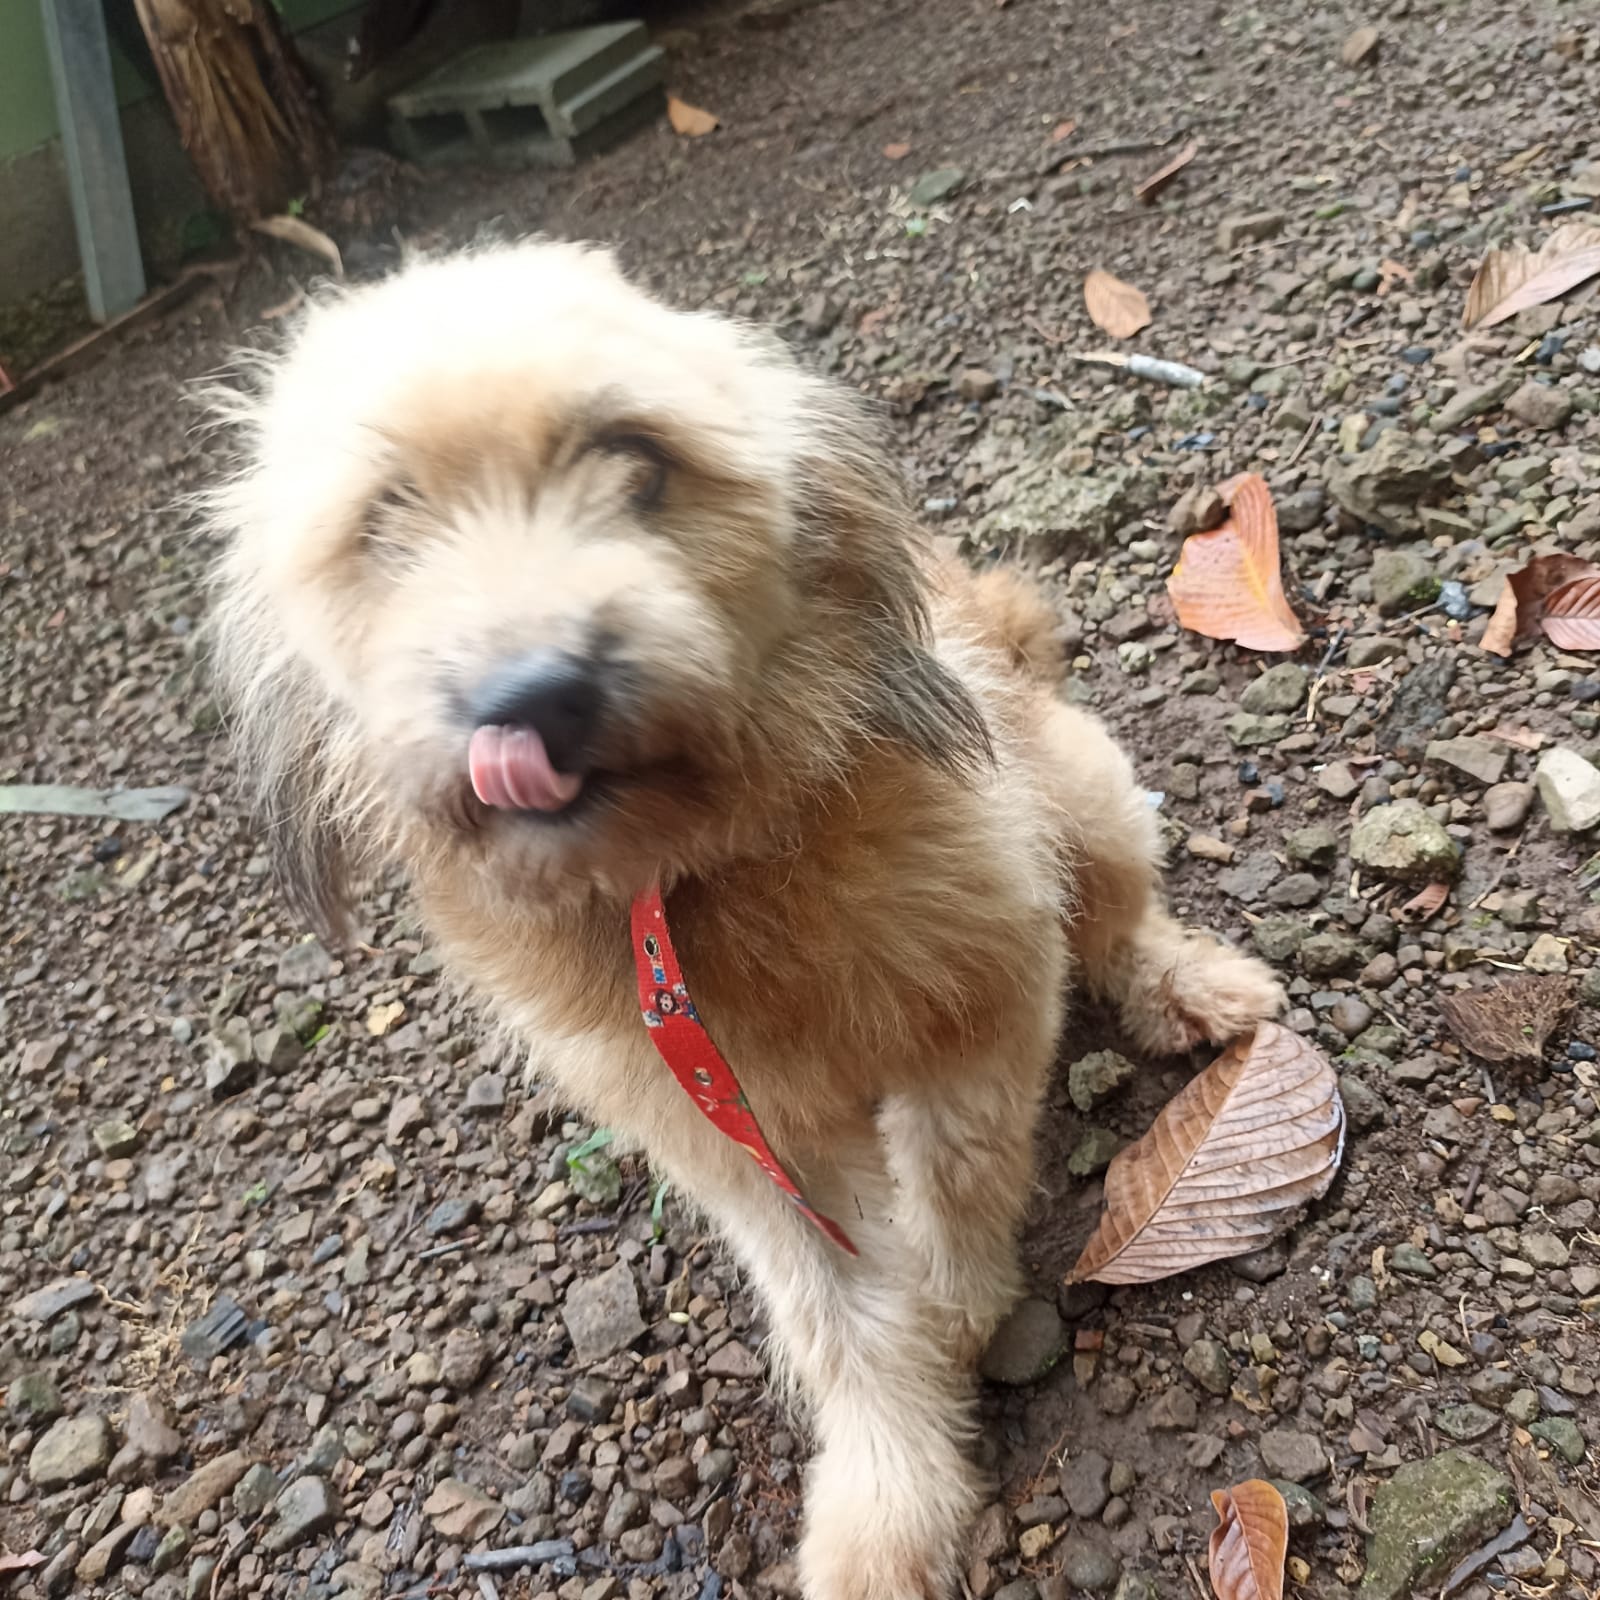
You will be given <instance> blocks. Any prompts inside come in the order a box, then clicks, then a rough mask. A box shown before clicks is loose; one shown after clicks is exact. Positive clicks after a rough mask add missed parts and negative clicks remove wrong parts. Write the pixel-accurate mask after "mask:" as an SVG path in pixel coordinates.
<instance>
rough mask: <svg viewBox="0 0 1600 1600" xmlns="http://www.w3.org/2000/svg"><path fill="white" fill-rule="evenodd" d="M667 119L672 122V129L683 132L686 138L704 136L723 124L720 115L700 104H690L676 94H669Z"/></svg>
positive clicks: (679, 132)
mask: <svg viewBox="0 0 1600 1600" xmlns="http://www.w3.org/2000/svg"><path fill="white" fill-rule="evenodd" d="M667 121H668V122H670V123H671V124H672V131H673V132H674V133H678V134H682V135H683V137H684V138H685V139H701V138H704V137H705V135H706V134H708V133H712V132H714V131H715V130H716V129H717V128H720V127H721V126H722V120H721V118H720V117H716V116H714V115H713V114H712V113H711V112H709V111H702V110H701V109H700V107H699V106H692V105H689V104H688V103H687V101H683V100H680V99H679V98H678V97H677V96H676V95H675V94H669V95H668V96H667Z"/></svg>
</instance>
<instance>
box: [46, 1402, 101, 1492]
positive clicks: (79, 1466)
mask: <svg viewBox="0 0 1600 1600" xmlns="http://www.w3.org/2000/svg"><path fill="white" fill-rule="evenodd" d="M110 1464H111V1428H110V1426H109V1424H108V1423H107V1422H106V1419H105V1418H104V1417H102V1416H101V1415H100V1414H99V1413H98V1412H95V1411H86V1412H84V1413H83V1414H82V1415H81V1416H76V1417H62V1418H61V1419H60V1421H58V1422H55V1423H53V1424H52V1425H51V1426H50V1428H49V1430H48V1431H47V1432H46V1433H45V1434H44V1436H43V1437H42V1438H41V1439H40V1440H39V1442H38V1443H37V1444H36V1445H34V1447H33V1449H32V1451H31V1452H30V1454H29V1456H28V1476H29V1478H30V1479H32V1480H33V1483H34V1486H35V1487H36V1488H39V1489H43V1490H45V1491H46V1492H48V1491H50V1490H52V1489H65V1488H67V1487H69V1486H70V1485H72V1484H75V1483H86V1482H88V1481H89V1480H90V1479H93V1478H98V1477H101V1476H103V1475H104V1473H105V1470H106V1468H107V1467H108V1466H109V1465H110Z"/></svg>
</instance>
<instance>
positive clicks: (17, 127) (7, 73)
mask: <svg viewBox="0 0 1600 1600" xmlns="http://www.w3.org/2000/svg"><path fill="white" fill-rule="evenodd" d="M279 9H280V10H281V11H282V12H283V14H284V15H285V17H287V18H288V21H289V26H290V27H291V28H292V29H294V30H295V31H296V32H298V31H299V30H300V29H302V28H311V27H315V26H316V25H317V24H318V23H321V22H327V21H328V20H330V19H331V18H333V17H337V16H340V15H341V14H343V13H344V12H347V11H349V10H350V9H351V0H281V4H280V5H279ZM111 56H112V66H113V68H114V70H115V73H116V80H117V99H118V101H119V103H120V104H122V105H127V104H129V103H130V102H131V101H134V100H138V99H141V98H143V97H144V96H145V95H147V94H152V93H154V89H153V88H152V87H151V86H150V85H148V84H146V83H144V82H142V81H141V79H140V78H139V76H138V74H137V73H135V72H134V71H133V69H132V68H131V67H129V65H128V63H127V61H126V59H124V57H123V56H122V54H121V52H120V51H119V50H118V49H117V47H116V45H115V43H113V44H112V46H111ZM59 132H60V128H59V127H58V125H57V122H56V108H55V100H54V97H53V96H52V94H51V92H50V66H49V62H48V60H47V59H46V57H45V53H44V28H43V25H42V23H41V22H40V20H39V0H0V161H4V160H5V159H6V158H7V157H10V156H17V155H22V154H23V153H25V152H26V151H29V150H33V149H35V148H37V147H38V146H39V145H42V144H45V143H48V142H49V141H50V140H51V139H54V138H55V137H56V136H57V134H58V133H59Z"/></svg>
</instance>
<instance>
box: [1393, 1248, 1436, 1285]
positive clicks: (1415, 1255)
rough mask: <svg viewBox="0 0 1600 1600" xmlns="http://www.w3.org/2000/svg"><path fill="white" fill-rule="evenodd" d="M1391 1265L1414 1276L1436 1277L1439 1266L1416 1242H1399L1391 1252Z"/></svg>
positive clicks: (1397, 1270) (1398, 1270)
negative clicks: (1435, 1264)
mask: <svg viewBox="0 0 1600 1600" xmlns="http://www.w3.org/2000/svg"><path fill="white" fill-rule="evenodd" d="M1389 1265H1390V1266H1391V1267H1393V1268H1394V1270H1395V1271H1396V1272H1403V1273H1405V1274H1406V1275H1407V1276H1408V1277H1412V1278H1436V1277H1438V1275H1439V1271H1438V1268H1437V1267H1435V1266H1434V1264H1433V1263H1432V1262H1431V1261H1430V1260H1429V1259H1428V1258H1427V1256H1425V1255H1424V1254H1423V1253H1422V1251H1421V1250H1419V1249H1418V1248H1417V1247H1416V1245H1414V1244H1410V1243H1407V1244H1397V1245H1396V1246H1395V1247H1394V1249H1393V1250H1392V1251H1390V1253H1389Z"/></svg>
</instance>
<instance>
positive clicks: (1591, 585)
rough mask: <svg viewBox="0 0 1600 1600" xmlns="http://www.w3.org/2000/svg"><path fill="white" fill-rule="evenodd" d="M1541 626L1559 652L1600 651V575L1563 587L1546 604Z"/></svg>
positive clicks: (1589, 576) (1588, 576) (1578, 580)
mask: <svg viewBox="0 0 1600 1600" xmlns="http://www.w3.org/2000/svg"><path fill="white" fill-rule="evenodd" d="M1539 626H1540V627H1541V628H1543V629H1544V636H1545V638H1547V639H1548V640H1549V641H1550V643H1551V644H1553V645H1554V646H1555V647H1556V648H1557V649H1558V650H1600V574H1591V575H1587V576H1584V577H1581V578H1574V579H1573V580H1572V581H1571V582H1569V583H1564V584H1562V586H1561V587H1560V588H1559V589H1557V590H1555V591H1554V592H1553V593H1552V594H1551V595H1550V596H1549V598H1548V599H1547V600H1546V601H1545V603H1544V615H1543V616H1541V617H1540V618H1539Z"/></svg>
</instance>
